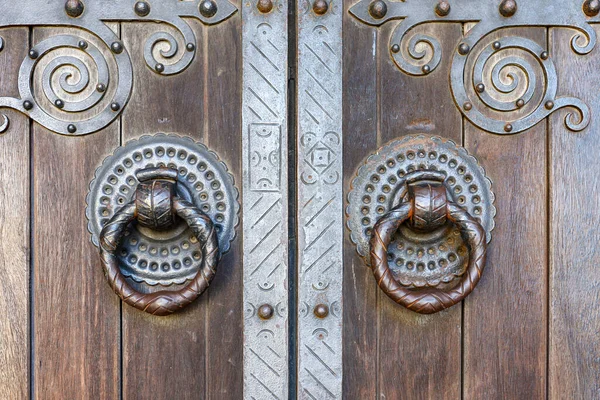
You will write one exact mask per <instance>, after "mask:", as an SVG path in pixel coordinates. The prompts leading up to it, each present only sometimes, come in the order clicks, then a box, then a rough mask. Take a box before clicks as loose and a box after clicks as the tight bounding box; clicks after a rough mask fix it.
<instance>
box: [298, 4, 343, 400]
mask: <svg viewBox="0 0 600 400" xmlns="http://www.w3.org/2000/svg"><path fill="white" fill-rule="evenodd" d="M297 5H298V117H297V118H298V136H297V139H298V147H297V148H298V154H297V157H298V162H297V165H298V209H297V215H298V398H300V399H341V398H342V280H343V276H342V245H343V235H344V232H343V220H342V213H343V211H342V207H343V200H342V197H343V194H342V193H343V189H342V10H341V9H340V8H339V6H337V5H336V3H335V2H331V3H330V2H325V1H324V0H316V4H315V6H313V5H312V3H309V2H307V1H306V0H298V2H297ZM315 10H316V11H317V12H318V13H319V14H317V13H316V12H315ZM324 10H325V11H324ZM318 305H319V306H320V307H319V308H318V309H315V307H316V306H318ZM323 306H325V307H326V308H325V307H323ZM327 310H328V312H324V311H327ZM317 315H319V316H317Z"/></svg>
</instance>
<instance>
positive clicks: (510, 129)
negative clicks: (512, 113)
mask: <svg viewBox="0 0 600 400" xmlns="http://www.w3.org/2000/svg"><path fill="white" fill-rule="evenodd" d="M512 130H513V126H512V125H511V124H506V125H504V131H505V132H512Z"/></svg>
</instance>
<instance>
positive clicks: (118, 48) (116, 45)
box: [110, 42, 123, 54]
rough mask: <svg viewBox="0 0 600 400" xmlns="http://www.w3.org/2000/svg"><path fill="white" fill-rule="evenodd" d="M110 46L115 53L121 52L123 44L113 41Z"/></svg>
mask: <svg viewBox="0 0 600 400" xmlns="http://www.w3.org/2000/svg"><path fill="white" fill-rule="evenodd" d="M110 48H111V50H112V51H113V53H115V54H121V53H122V52H123V45H122V44H121V43H120V42H114V43H113V44H111V45H110Z"/></svg>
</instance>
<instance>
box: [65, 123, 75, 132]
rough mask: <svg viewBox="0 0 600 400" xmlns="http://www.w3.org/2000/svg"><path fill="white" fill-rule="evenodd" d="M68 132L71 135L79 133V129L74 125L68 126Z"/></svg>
mask: <svg viewBox="0 0 600 400" xmlns="http://www.w3.org/2000/svg"><path fill="white" fill-rule="evenodd" d="M67 131H69V133H75V132H77V127H76V126H75V125H73V124H71V125H69V126H67Z"/></svg>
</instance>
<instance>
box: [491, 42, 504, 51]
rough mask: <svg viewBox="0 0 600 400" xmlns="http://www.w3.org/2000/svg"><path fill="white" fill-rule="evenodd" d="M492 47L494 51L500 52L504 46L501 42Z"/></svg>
mask: <svg viewBox="0 0 600 400" xmlns="http://www.w3.org/2000/svg"><path fill="white" fill-rule="evenodd" d="M492 47H493V48H494V50H500V48H501V47H502V44H501V43H500V42H494V44H493V45H492Z"/></svg>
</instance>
